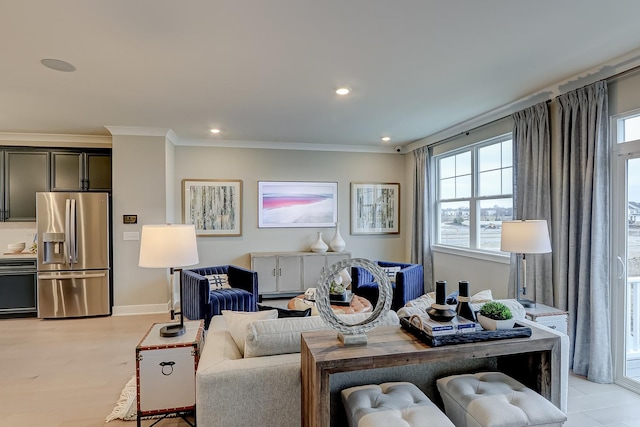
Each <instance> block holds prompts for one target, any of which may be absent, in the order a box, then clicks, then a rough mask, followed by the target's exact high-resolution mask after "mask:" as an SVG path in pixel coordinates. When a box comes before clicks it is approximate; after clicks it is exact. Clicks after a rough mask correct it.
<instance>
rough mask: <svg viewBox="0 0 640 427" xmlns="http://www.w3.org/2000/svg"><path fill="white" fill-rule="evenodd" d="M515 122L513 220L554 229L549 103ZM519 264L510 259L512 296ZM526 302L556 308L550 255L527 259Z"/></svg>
mask: <svg viewBox="0 0 640 427" xmlns="http://www.w3.org/2000/svg"><path fill="white" fill-rule="evenodd" d="M512 118H513V157H514V162H513V164H514V181H513V186H514V190H513V194H514V196H515V197H514V199H515V200H514V219H544V220H546V221H547V225H548V227H551V133H550V131H549V107H548V106H547V103H546V102H542V103H540V104H537V105H534V106H533V107H530V108H527V109H524V110H522V111H518V112H517V113H514V114H513V115H512ZM517 268H518V263H517V262H516V260H515V256H514V255H512V256H511V274H510V286H509V289H510V291H509V293H510V295H511V294H514V293H515V271H516V269H517ZM524 274H526V275H527V285H528V286H527V288H528V293H531V292H532V291H533V295H531V294H528V295H525V296H524V298H525V299H531V300H534V301H537V302H541V303H543V304H547V305H551V306H553V305H554V301H553V274H552V258H551V254H535V255H534V254H531V255H527V271H526V272H525V273H524Z"/></svg>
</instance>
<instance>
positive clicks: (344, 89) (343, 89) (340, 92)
mask: <svg viewBox="0 0 640 427" xmlns="http://www.w3.org/2000/svg"><path fill="white" fill-rule="evenodd" d="M349 92H351V90H350V89H349V88H348V87H339V88H338V89H336V93H337V94H338V95H348V94H349Z"/></svg>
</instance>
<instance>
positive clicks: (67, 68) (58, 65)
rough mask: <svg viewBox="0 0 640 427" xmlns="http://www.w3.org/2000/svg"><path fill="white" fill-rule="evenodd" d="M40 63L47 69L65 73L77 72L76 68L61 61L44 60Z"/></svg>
mask: <svg viewBox="0 0 640 427" xmlns="http://www.w3.org/2000/svg"><path fill="white" fill-rule="evenodd" d="M40 63H41V64H42V65H44V66H45V67H47V68H51V69H52V70H56V71H62V72H65V73H71V72H73V71H75V70H76V67H74V66H73V65H71V64H69V63H68V62H66V61H63V60H61V59H43V60H42V61H40Z"/></svg>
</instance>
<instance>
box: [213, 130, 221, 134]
mask: <svg viewBox="0 0 640 427" xmlns="http://www.w3.org/2000/svg"><path fill="white" fill-rule="evenodd" d="M211 133H213V134H218V133H220V129H211Z"/></svg>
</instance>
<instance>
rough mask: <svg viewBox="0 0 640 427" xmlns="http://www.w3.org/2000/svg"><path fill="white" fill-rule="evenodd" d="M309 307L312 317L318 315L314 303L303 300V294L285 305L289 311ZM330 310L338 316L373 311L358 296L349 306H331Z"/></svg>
mask: <svg viewBox="0 0 640 427" xmlns="http://www.w3.org/2000/svg"><path fill="white" fill-rule="evenodd" d="M309 307H311V309H312V310H311V314H312V315H317V314H318V309H317V308H316V305H315V303H314V302H312V301H307V300H305V299H304V294H302V295H298V296H297V297H295V298H291V300H290V301H289V303H288V304H287V308H288V309H289V310H306V309H307V308H309ZM331 308H333V310H334V311H336V312H337V313H338V314H353V313H368V312H370V311H371V310H373V306H372V305H371V303H370V302H369V300H368V299H366V298H364V297H361V296H359V295H354V296H353V299H352V300H351V303H350V304H349V305H338V304H331Z"/></svg>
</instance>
